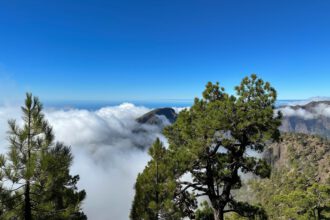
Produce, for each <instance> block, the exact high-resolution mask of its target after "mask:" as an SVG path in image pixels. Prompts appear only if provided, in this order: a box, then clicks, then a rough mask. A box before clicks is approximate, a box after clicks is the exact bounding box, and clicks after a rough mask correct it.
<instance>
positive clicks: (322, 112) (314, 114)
mask: <svg viewBox="0 0 330 220" xmlns="http://www.w3.org/2000/svg"><path fill="white" fill-rule="evenodd" d="M278 110H279V111H281V112H282V113H283V116H285V117H298V118H302V119H305V120H311V119H317V118H320V117H326V118H330V105H329V104H326V103H318V104H316V105H315V106H312V107H310V108H303V107H301V106H299V107H294V108H293V107H292V106H286V107H282V108H280V109H278Z"/></svg>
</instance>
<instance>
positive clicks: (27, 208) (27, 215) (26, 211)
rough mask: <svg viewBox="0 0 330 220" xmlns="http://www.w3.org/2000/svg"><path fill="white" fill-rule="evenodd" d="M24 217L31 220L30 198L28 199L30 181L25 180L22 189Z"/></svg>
mask: <svg viewBox="0 0 330 220" xmlns="http://www.w3.org/2000/svg"><path fill="white" fill-rule="evenodd" d="M24 219H25V220H32V213H31V199H30V182H29V181H27V183H26V186H25V191H24Z"/></svg>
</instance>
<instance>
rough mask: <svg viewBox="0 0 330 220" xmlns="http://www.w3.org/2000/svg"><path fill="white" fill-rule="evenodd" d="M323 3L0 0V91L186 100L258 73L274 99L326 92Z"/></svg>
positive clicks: (329, 87) (329, 28)
mask: <svg viewBox="0 0 330 220" xmlns="http://www.w3.org/2000/svg"><path fill="white" fill-rule="evenodd" d="M329 11H330V1H327V0H323V1H320V0H313V1H304V0H290V1H288V0H273V1H271V0H267V1H265V0H259V1H257V0H249V1H245V0H240V1H238V0H227V1H222V0H217V1H215V0H214V1H208V0H199V1H197V0H148V1H147V0H139V1H136V0H131V1H127V0H118V1H111V0H104V1H95V0H94V1H91V0H90V1H86V0H79V1H78V0H76V1H72V0H56V1H34V0H31V1H18V0H10V1H7V0H0V87H2V89H0V92H2V93H3V94H2V96H5V95H6V93H13V90H15V92H14V93H15V94H17V95H20V96H24V92H25V91H32V92H33V93H34V94H35V95H38V96H40V97H41V98H42V99H43V100H48V101H49V100H162V99H192V98H193V97H195V96H199V95H200V94H201V92H202V90H203V88H204V85H205V83H206V82H207V81H220V84H222V85H223V86H224V87H226V88H227V90H228V91H229V92H232V88H233V87H234V86H235V85H237V84H238V83H239V82H240V80H241V78H242V77H244V76H246V75H249V74H251V73H257V74H258V75H259V76H261V77H262V78H264V79H265V80H267V81H270V82H271V83H272V85H273V86H274V87H275V88H276V89H277V90H278V94H279V98H280V99H304V98H309V97H313V96H330V62H329V61H330V13H329Z"/></svg>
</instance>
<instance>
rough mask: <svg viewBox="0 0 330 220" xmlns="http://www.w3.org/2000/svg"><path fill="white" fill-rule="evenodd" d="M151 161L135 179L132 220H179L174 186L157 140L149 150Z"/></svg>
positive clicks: (162, 148) (164, 154)
mask: <svg viewBox="0 0 330 220" xmlns="http://www.w3.org/2000/svg"><path fill="white" fill-rule="evenodd" d="M149 155H150V156H151V158H152V159H151V161H149V163H148V165H147V166H146V168H145V169H144V170H143V172H142V173H140V174H139V175H138V177H137V180H136V184H135V197H134V201H133V204H132V209H131V214H130V218H131V219H132V220H159V219H169V220H170V219H179V216H180V213H179V212H178V210H176V209H175V206H174V203H173V198H174V190H175V185H174V183H173V181H172V180H173V178H172V176H171V174H170V173H169V170H168V169H167V164H166V160H167V159H166V149H165V147H164V146H163V144H162V142H161V141H160V140H159V139H158V138H157V139H156V141H155V143H154V144H153V145H152V146H151V148H150V149H149Z"/></svg>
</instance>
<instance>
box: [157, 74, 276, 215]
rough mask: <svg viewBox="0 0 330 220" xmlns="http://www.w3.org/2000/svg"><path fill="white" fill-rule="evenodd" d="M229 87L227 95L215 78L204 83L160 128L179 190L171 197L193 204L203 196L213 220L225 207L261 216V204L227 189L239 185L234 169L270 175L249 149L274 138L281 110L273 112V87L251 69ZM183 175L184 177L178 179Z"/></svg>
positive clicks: (255, 149) (256, 150) (257, 149)
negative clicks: (239, 197)
mask: <svg viewBox="0 0 330 220" xmlns="http://www.w3.org/2000/svg"><path fill="white" fill-rule="evenodd" d="M235 90H236V96H233V95H229V94H227V93H226V92H225V90H224V88H221V87H220V86H219V84H218V83H216V84H212V83H208V84H207V85H206V89H205V91H204V92H203V98H202V99H198V98H196V99H195V102H194V104H193V106H192V107H191V108H190V109H188V110H184V111H182V112H180V114H179V115H178V118H177V120H176V122H175V123H174V124H173V125H171V126H169V127H167V128H165V131H164V134H165V136H166V137H167V139H168V141H169V150H168V151H169V152H168V154H170V156H169V157H168V158H171V162H170V163H169V165H170V166H171V167H172V168H171V170H174V171H175V180H176V184H177V185H176V186H177V189H176V192H180V193H178V194H177V195H176V196H177V197H176V199H177V200H180V202H181V203H185V204H187V201H190V203H188V205H192V206H194V205H195V204H196V198H197V197H205V196H206V197H207V198H208V200H209V201H210V206H211V208H212V210H213V215H214V219H215V220H219V219H220V220H223V219H224V214H225V213H228V212H236V213H238V214H240V215H241V216H246V217H252V216H257V215H258V216H259V218H261V219H262V218H264V217H265V213H264V212H263V210H262V209H260V208H259V207H254V206H251V205H249V204H247V203H242V202H239V201H236V200H235V198H234V196H233V195H232V190H234V189H238V188H240V187H241V178H240V175H239V173H240V172H241V173H249V172H250V173H253V174H255V175H258V176H260V177H268V176H269V175H270V166H269V165H268V164H267V163H266V161H264V160H262V159H258V158H257V157H254V156H253V154H252V153H253V152H254V153H261V152H262V151H263V149H264V147H265V145H266V143H268V142H269V141H277V140H279V136H280V133H279V130H278V127H279V125H280V123H281V114H278V115H277V116H274V109H275V101H276V91H275V89H274V88H272V87H271V86H270V84H269V83H268V82H266V83H265V82H264V81H263V80H261V79H259V78H258V77H257V76H256V75H251V77H250V78H248V77H246V78H244V79H243V80H242V82H241V84H240V85H239V86H237V87H236V88H235ZM185 175H190V176H191V178H190V180H183V178H182V177H183V176H185ZM191 198H194V199H191ZM188 208H189V207H188ZM191 209H193V207H192V208H191Z"/></svg>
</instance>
